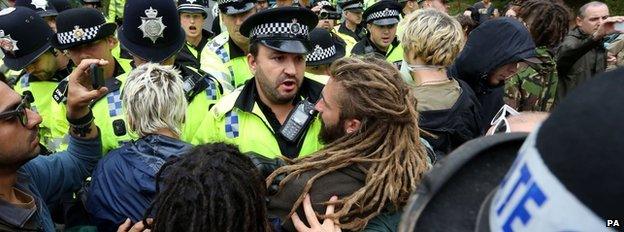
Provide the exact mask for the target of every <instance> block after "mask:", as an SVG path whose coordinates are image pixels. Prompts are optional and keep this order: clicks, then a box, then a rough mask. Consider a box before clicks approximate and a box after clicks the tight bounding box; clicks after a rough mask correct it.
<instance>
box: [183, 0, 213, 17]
mask: <svg viewBox="0 0 624 232" xmlns="http://www.w3.org/2000/svg"><path fill="white" fill-rule="evenodd" d="M178 13H199V14H202V15H203V16H204V18H206V17H208V8H207V7H206V3H205V2H204V0H180V1H178Z"/></svg>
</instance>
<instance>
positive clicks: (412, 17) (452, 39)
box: [401, 9, 464, 67]
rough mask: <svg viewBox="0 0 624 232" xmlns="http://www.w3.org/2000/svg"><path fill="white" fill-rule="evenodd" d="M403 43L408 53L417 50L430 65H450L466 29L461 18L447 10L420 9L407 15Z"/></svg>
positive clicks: (415, 54) (458, 50) (457, 51)
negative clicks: (458, 18)
mask: <svg viewBox="0 0 624 232" xmlns="http://www.w3.org/2000/svg"><path fill="white" fill-rule="evenodd" d="M405 21H407V22H406V26H405V31H404V32H403V36H402V38H401V44H403V50H404V51H405V54H408V51H413V52H414V56H415V57H411V58H416V57H418V58H420V59H422V60H423V61H424V62H425V64H427V65H437V66H445V67H446V66H449V65H451V64H452V63H453V61H454V60H455V57H457V54H459V52H460V51H461V49H462V47H463V45H464V32H463V30H462V26H461V25H460V24H459V22H458V21H457V20H456V19H455V18H453V17H451V16H449V15H447V14H446V13H443V12H440V11H437V10H434V9H425V10H416V11H414V12H412V13H411V14H409V15H408V16H407V18H406V19H405Z"/></svg>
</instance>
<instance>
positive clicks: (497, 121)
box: [490, 104, 520, 134]
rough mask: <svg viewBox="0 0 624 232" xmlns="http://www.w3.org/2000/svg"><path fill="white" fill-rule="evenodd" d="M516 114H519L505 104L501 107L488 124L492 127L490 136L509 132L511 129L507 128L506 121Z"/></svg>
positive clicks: (507, 122)
mask: <svg viewBox="0 0 624 232" xmlns="http://www.w3.org/2000/svg"><path fill="white" fill-rule="evenodd" d="M518 114H520V113H519V112H518V111H516V110H515V109H514V108H512V107H511V106H509V105H506V104H505V105H503V107H501V108H500V110H498V112H497V113H496V115H494V118H492V121H491V122H490V125H491V126H494V129H493V130H492V131H491V134H496V133H509V132H511V127H510V126H509V121H508V120H507V117H509V116H511V115H518Z"/></svg>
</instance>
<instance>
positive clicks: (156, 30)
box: [139, 7, 167, 43]
mask: <svg viewBox="0 0 624 232" xmlns="http://www.w3.org/2000/svg"><path fill="white" fill-rule="evenodd" d="M145 15H146V16H147V17H141V21H142V23H141V26H139V29H141V31H142V32H143V38H145V37H147V38H149V39H150V40H152V43H156V40H157V39H158V38H163V31H165V28H166V27H167V26H165V25H164V24H163V23H162V17H156V16H158V11H157V10H154V9H152V7H150V8H149V9H147V10H145Z"/></svg>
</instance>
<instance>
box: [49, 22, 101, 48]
mask: <svg viewBox="0 0 624 232" xmlns="http://www.w3.org/2000/svg"><path fill="white" fill-rule="evenodd" d="M100 27H102V25H97V26H94V27H89V28H76V29H74V30H73V31H67V32H62V33H58V34H57V35H56V38H57V39H58V42H59V44H61V45H65V44H71V43H76V42H80V41H86V40H91V39H93V38H95V36H96V35H97V33H98V30H100Z"/></svg>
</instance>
